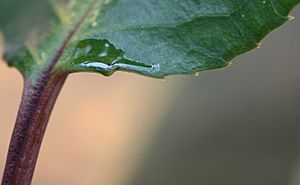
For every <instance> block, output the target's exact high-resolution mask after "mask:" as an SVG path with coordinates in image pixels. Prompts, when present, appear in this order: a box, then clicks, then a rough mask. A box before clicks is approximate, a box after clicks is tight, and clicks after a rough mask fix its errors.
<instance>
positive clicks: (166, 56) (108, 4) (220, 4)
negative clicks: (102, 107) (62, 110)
mask: <svg viewBox="0 0 300 185" xmlns="http://www.w3.org/2000/svg"><path fill="white" fill-rule="evenodd" d="M298 3H300V0H235V1H232V0H80V1H79V0H78V1H77V0H26V1H25V0H23V1H20V0H18V1H17V0H1V1H0V29H1V31H2V32H3V34H4V38H5V41H6V42H5V59H6V61H7V62H8V64H9V65H11V66H15V67H17V68H18V69H19V70H20V71H21V72H22V74H23V75H24V76H25V77H28V78H32V79H34V78H35V77H36V74H37V73H38V72H40V71H42V70H44V69H47V68H50V69H51V70H54V71H58V72H66V73H72V72H98V73H102V74H104V75H107V76H108V75H111V74H113V72H115V71H118V70H120V71H129V72H135V73H139V74H143V75H147V76H152V77H163V76H165V75H169V74H186V73H195V72H198V71H204V70H210V69H217V68H221V67H224V66H227V65H228V64H229V61H231V60H232V59H233V58H234V57H236V56H238V55H240V54H242V53H245V52H247V51H249V50H251V49H254V48H256V47H257V46H258V45H259V42H260V41H261V40H262V39H263V38H264V37H265V36H266V35H267V34H268V33H269V32H271V31H272V30H274V29H275V28H277V27H279V26H280V25H282V24H283V23H284V22H286V21H287V20H288V14H289V12H290V11H291V9H292V8H293V7H294V6H296V5H297V4H298Z"/></svg>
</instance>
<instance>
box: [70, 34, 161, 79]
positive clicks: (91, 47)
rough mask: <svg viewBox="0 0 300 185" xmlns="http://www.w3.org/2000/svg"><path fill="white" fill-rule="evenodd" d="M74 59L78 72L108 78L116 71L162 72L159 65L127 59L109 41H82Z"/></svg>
mask: <svg viewBox="0 0 300 185" xmlns="http://www.w3.org/2000/svg"><path fill="white" fill-rule="evenodd" d="M73 58H74V59H73V61H72V62H73V63H74V64H75V65H77V66H78V68H77V70H79V71H81V70H83V71H94V72H100V73H102V74H104V75H106V76H109V75H111V74H112V73H113V72H114V71H116V70H125V71H137V72H142V71H144V72H148V73H151V72H156V71H159V70H160V65H159V64H153V65H149V64H145V63H142V62H139V61H134V60H131V59H129V58H127V57H126V56H125V53H124V52H123V51H122V50H120V49H117V48H116V47H115V46H114V45H112V44H111V43H109V42H108V41H107V40H96V39H87V40H82V41H80V42H79V43H78V44H77V47H76V52H75V54H74V56H73Z"/></svg>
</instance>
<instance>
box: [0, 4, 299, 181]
mask: <svg viewBox="0 0 300 185" xmlns="http://www.w3.org/2000/svg"><path fill="white" fill-rule="evenodd" d="M292 15H294V16H295V17H296V19H295V20H294V21H290V22H289V23H287V24H286V25H285V26H283V27H281V28H280V29H278V30H276V31H275V32H273V33H271V34H270V35H269V36H268V37H267V38H266V39H265V40H264V41H263V43H262V44H263V45H262V48H260V49H257V50H255V51H252V52H250V53H247V54H246V55H243V56H241V57H238V58H237V59H235V60H234V65H233V66H232V67H229V68H225V69H222V70H217V71H211V72H203V73H200V75H199V76H197V77H196V76H172V77H168V78H166V79H165V80H157V79H151V78H147V77H142V76H138V75H134V74H127V73H121V72H119V73H116V74H115V75H113V77H110V78H106V77H103V76H101V75H97V74H74V75H71V76H70V77H69V79H68V80H67V82H66V84H65V86H64V89H63V91H62V93H61V95H60V97H59V99H58V102H57V104H56V106H55V109H54V111H53V114H52V117H51V120H50V122H49V125H48V130H47V132H46V135H45V139H44V142H43V146H42V149H41V152H40V156H39V161H38V164H37V168H36V173H35V176H34V180H33V185H53V184H58V185H300V82H299V79H300V72H299V71H300V34H299V30H300V19H298V20H297V18H298V17H299V18H300V7H298V8H296V9H295V10H294V12H292ZM0 86H1V90H0V173H1V174H2V172H3V168H4V164H5V158H6V153H7V148H8V144H9V139H10V135H11V133H12V129H13V124H14V121H15V117H16V114H17V110H18V104H19V102H20V97H21V92H22V78H21V75H20V74H19V73H18V72H17V71H16V70H15V69H12V68H8V67H7V66H6V65H5V63H4V62H0ZM1 178H2V177H0V179H1Z"/></svg>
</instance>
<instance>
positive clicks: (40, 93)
mask: <svg viewBox="0 0 300 185" xmlns="http://www.w3.org/2000/svg"><path fill="white" fill-rule="evenodd" d="M66 76H67V75H49V73H41V74H40V75H39V78H38V79H37V80H36V81H34V82H33V81H31V80H24V90H23V95H22V100H21V104H20V108H19V112H18V116H17V120H16V123H15V127H14V130H13V134H12V137H11V141H10V146H9V150H8V154H7V159H6V165H5V170H4V174H3V179H2V184H1V185H30V184H31V181H32V177H33V173H34V169H35V165H36V162H37V158H38V154H39V150H40V147H41V144H42V140H43V136H44V133H45V130H46V127H47V123H48V120H49V117H50V114H51V111H52V109H53V106H54V104H55V101H56V99H57V97H58V94H59V92H60V90H61V88H62V86H63V84H64V82H65V79H66Z"/></svg>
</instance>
